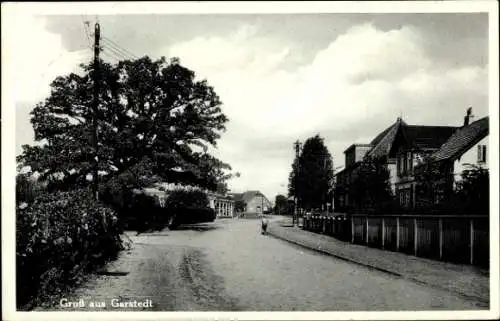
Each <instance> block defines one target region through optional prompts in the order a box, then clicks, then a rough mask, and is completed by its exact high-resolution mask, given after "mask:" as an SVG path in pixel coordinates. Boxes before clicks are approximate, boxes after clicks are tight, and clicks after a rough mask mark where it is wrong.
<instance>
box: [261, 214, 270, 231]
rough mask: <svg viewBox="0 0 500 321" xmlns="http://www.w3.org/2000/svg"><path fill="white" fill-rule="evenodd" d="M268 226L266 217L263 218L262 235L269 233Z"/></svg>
mask: <svg viewBox="0 0 500 321" xmlns="http://www.w3.org/2000/svg"><path fill="white" fill-rule="evenodd" d="M267 224H268V220H267V218H266V217H265V216H263V217H262V221H261V227H262V231H261V233H262V234H266V231H267Z"/></svg>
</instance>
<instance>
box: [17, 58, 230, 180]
mask: <svg viewBox="0 0 500 321" xmlns="http://www.w3.org/2000/svg"><path fill="white" fill-rule="evenodd" d="M81 67H82V68H83V75H77V74H74V73H72V74H69V75H67V76H60V77H57V78H56V79H55V80H54V81H53V82H52V84H51V94H50V96H49V97H48V98H47V99H45V100H44V101H42V102H40V103H38V104H37V105H36V106H35V108H34V109H33V111H32V112H31V115H32V118H31V123H32V124H33V128H34V132H35V140H36V141H38V142H42V143H43V144H39V145H38V146H29V145H24V146H23V153H22V154H21V155H20V156H18V162H19V163H20V164H21V166H30V167H31V169H32V171H37V172H39V173H40V174H41V178H42V179H47V178H53V177H56V176H57V177H58V178H59V181H62V182H71V184H75V183H80V184H87V183H88V179H89V177H90V175H91V173H92V163H93V161H94V154H93V147H92V144H91V142H92V126H91V124H92V115H93V113H92V108H91V107H92V101H93V88H94V82H93V81H92V79H93V75H94V72H95V71H94V67H93V64H87V65H81ZM99 78H100V80H101V81H100V86H99V96H98V97H99V105H98V108H97V114H96V116H97V119H98V160H99V172H100V175H99V176H101V175H102V177H103V178H104V179H106V180H107V179H108V178H111V177H115V176H118V175H120V174H123V173H126V172H135V173H134V175H135V176H137V175H138V176H149V177H158V179H161V180H164V181H167V182H173V183H187V184H191V185H195V186H200V187H203V188H208V189H211V190H215V189H216V188H217V184H218V183H220V182H221V181H224V179H226V178H227V176H226V174H225V170H229V169H230V167H229V165H228V164H225V163H224V162H222V161H220V160H218V159H216V158H215V157H213V156H212V155H210V154H208V152H207V151H208V147H209V146H213V147H215V146H216V142H217V139H219V138H220V135H221V133H222V132H223V131H224V130H225V123H226V122H227V121H228V118H227V117H226V116H225V115H224V114H223V113H222V110H221V105H222V103H221V101H220V99H219V96H218V95H217V94H216V93H215V91H214V89H213V88H212V87H211V86H209V85H208V83H207V81H206V80H196V79H195V73H194V71H192V70H190V69H188V68H186V67H183V66H182V65H181V64H180V62H179V60H178V59H171V60H170V61H167V60H166V59H165V58H163V57H162V58H161V59H159V60H156V61H153V60H151V59H150V58H149V57H144V58H141V59H137V60H125V61H120V62H119V63H118V64H116V65H110V64H107V63H104V62H102V61H101V63H100V68H99ZM143 174H145V175H143Z"/></svg>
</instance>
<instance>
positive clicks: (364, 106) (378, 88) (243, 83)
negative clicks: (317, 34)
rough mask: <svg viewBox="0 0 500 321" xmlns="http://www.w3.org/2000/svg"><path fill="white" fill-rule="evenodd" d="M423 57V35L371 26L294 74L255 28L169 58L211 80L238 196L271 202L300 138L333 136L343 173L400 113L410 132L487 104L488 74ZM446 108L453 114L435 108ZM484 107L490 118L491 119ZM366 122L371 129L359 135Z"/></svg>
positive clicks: (282, 51) (198, 41) (185, 46)
mask: <svg viewBox="0 0 500 321" xmlns="http://www.w3.org/2000/svg"><path fill="white" fill-rule="evenodd" d="M424 48H425V37H423V35H422V34H421V33H420V32H419V30H418V29H415V28H409V27H402V28H400V29H397V30H391V31H388V32H384V31H381V30H377V29H376V28H375V27H374V26H373V25H370V24H364V25H359V26H355V27H353V28H351V29H350V30H348V31H347V32H346V33H345V34H343V35H341V36H339V37H338V38H337V39H335V40H333V41H332V42H331V43H330V45H329V46H327V47H326V48H325V49H323V50H322V51H320V52H318V53H317V54H316V55H315V58H314V59H313V60H312V61H310V62H309V63H306V64H304V65H301V66H296V68H294V70H290V68H284V67H283V66H284V64H285V63H286V62H287V60H288V59H290V60H291V59H293V56H294V50H293V47H292V46H291V45H290V44H285V43H280V42H279V40H278V39H273V38H271V37H270V36H266V35H264V36H262V35H260V34H259V32H258V29H256V28H255V27H252V26H242V27H241V28H240V29H238V30H235V31H234V32H233V34H231V35H229V36H228V37H225V38H223V37H205V38H204V37H199V38H195V39H192V40H189V41H186V42H183V43H178V44H175V45H173V46H172V47H170V48H166V49H165V51H166V52H168V54H169V55H171V56H178V57H180V59H181V62H182V63H183V64H184V65H186V66H187V67H189V68H191V69H193V70H195V71H196V72H197V74H198V75H199V76H200V77H202V78H207V79H208V81H209V83H210V84H211V85H213V86H214V87H215V90H216V92H217V93H218V94H219V95H220V96H221V99H222V101H223V103H224V106H223V110H224V112H225V113H226V114H227V115H228V117H229V118H230V123H229V124H228V131H227V133H226V134H225V135H224V136H223V138H222V140H221V142H220V143H219V151H218V152H217V155H218V156H219V157H221V158H222V159H223V160H225V161H228V162H229V163H230V164H231V165H233V168H234V169H235V170H237V171H241V172H242V177H241V178H239V179H237V180H234V181H233V182H232V188H233V189H234V190H243V189H261V190H262V191H263V192H264V193H266V195H267V196H268V197H271V198H272V197H274V195H275V194H276V193H277V192H284V191H285V189H284V188H283V187H282V186H280V185H281V184H283V183H285V184H286V182H287V180H288V172H289V170H290V163H291V160H292V157H293V152H292V143H293V141H294V140H295V139H297V138H300V139H305V138H307V137H309V136H311V135H314V134H315V133H317V132H319V133H320V134H322V133H323V132H324V133H326V135H329V136H327V137H326V141H327V143H328V146H329V148H330V152H331V153H333V156H334V158H335V163H336V164H337V165H342V164H343V153H342V152H343V150H344V149H345V148H346V147H348V145H350V144H351V143H354V142H355V141H356V142H359V141H358V139H360V138H366V137H374V136H375V135H376V134H377V133H378V131H380V130H382V129H383V128H384V126H385V127H387V126H389V125H390V124H391V122H393V121H394V120H395V119H396V117H397V116H399V113H400V112H401V113H404V118H405V120H406V121H407V122H409V123H413V121H414V120H418V121H421V122H422V121H423V122H431V123H433V124H435V123H436V122H435V121H434V122H433V120H435V119H439V120H443V119H447V120H448V122H451V123H454V122H456V123H459V122H460V120H461V119H462V110H465V108H466V107H467V105H466V104H468V103H472V104H473V105H474V106H477V104H480V103H484V102H485V99H484V97H485V96H486V95H487V91H486V89H485V88H487V72H486V70H484V69H482V68H480V67H477V66H466V67H460V68H458V67H457V68H456V69H449V67H445V66H443V65H439V64H438V63H435V62H434V60H433V59H432V57H430V56H429V55H428V54H427V53H426V52H425V50H424ZM446 68H448V69H446ZM464 97H466V99H465V98H464ZM464 99H465V100H464ZM474 102H475V103H474ZM443 103H445V104H447V106H448V107H447V109H443V108H441V109H437V108H436V107H437V106H440V105H442V104H443ZM477 107H478V108H477V109H479V111H480V112H483V113H486V112H487V110H488V109H487V106H477ZM362 122H364V124H365V126H362V127H360V125H359V124H360V123H362ZM342 131H346V133H347V132H349V134H345V135H343V134H342ZM328 133H330V134H328ZM331 133H336V134H331ZM340 136H344V137H340ZM270 140H282V141H284V142H288V143H289V145H290V146H287V148H289V149H290V152H289V153H288V154H287V153H282V156H281V157H278V156H275V158H266V155H268V154H269V151H266V145H267V144H268V142H269V141H270ZM250 142H252V143H251V144H250ZM255 142H257V143H255ZM365 142H366V141H365ZM273 146H274V145H273ZM259 154H260V155H259ZM241 155H243V156H241ZM259 156H260V157H259ZM245 158H246V159H245Z"/></svg>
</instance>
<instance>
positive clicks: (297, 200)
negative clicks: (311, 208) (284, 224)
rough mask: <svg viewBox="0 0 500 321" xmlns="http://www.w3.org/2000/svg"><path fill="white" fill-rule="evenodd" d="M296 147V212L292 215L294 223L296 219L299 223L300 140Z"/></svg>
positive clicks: (295, 144)
mask: <svg viewBox="0 0 500 321" xmlns="http://www.w3.org/2000/svg"><path fill="white" fill-rule="evenodd" d="M294 147H295V159H296V160H297V168H296V171H295V177H294V179H295V209H294V213H293V217H292V224H293V225H295V221H297V225H298V224H299V192H298V189H299V187H298V183H299V182H298V177H299V172H300V160H299V156H300V141H299V140H297V141H296V142H295V143H294Z"/></svg>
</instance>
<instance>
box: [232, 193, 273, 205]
mask: <svg viewBox="0 0 500 321" xmlns="http://www.w3.org/2000/svg"><path fill="white" fill-rule="evenodd" d="M231 196H232V197H233V199H234V200H235V201H243V202H245V203H248V202H250V201H251V200H252V199H253V198H255V197H261V196H264V199H265V200H266V201H267V202H269V200H268V199H267V197H266V196H265V195H264V194H262V193H261V192H260V191H246V192H244V193H232V194H231Z"/></svg>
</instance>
